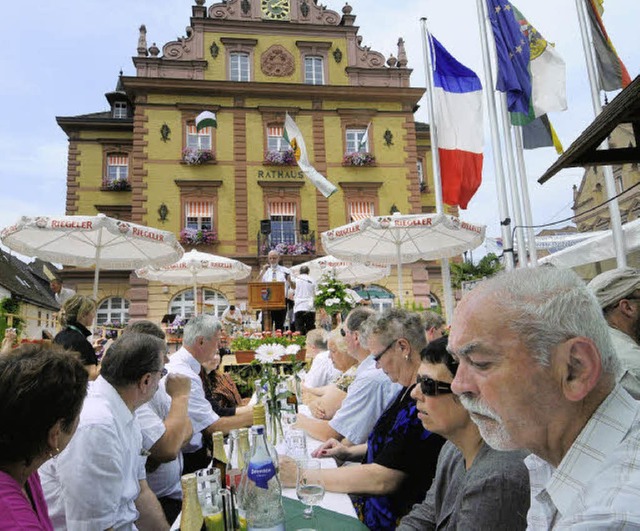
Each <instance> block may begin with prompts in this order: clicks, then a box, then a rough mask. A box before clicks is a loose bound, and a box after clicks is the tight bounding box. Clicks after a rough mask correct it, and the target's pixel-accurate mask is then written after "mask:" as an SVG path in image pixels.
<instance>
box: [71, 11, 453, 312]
mask: <svg viewBox="0 0 640 531" xmlns="http://www.w3.org/2000/svg"><path fill="white" fill-rule="evenodd" d="M195 4H196V5H194V6H193V7H192V13H191V18H190V22H189V26H188V28H187V34H186V36H184V37H182V38H180V39H178V40H177V41H174V42H169V43H167V44H165V45H164V46H163V47H162V50H160V49H159V48H158V47H156V46H155V44H154V45H152V46H148V43H147V40H146V28H145V27H144V26H142V27H141V28H140V36H139V40H138V46H137V55H136V56H135V57H134V58H133V62H134V65H135V68H136V75H135V76H122V75H121V76H120V78H119V80H118V84H117V87H116V90H115V91H113V92H110V93H107V94H106V97H107V99H108V101H109V103H110V105H111V111H110V112H105V113H95V114H89V115H82V116H72V117H58V123H59V125H60V126H61V127H62V128H63V130H64V131H65V132H66V133H67V135H68V138H69V157H68V176H67V186H68V189H67V204H66V210H67V213H68V214H95V213H97V212H103V213H105V214H107V215H110V216H113V217H117V218H120V219H124V220H130V221H133V222H135V223H140V224H144V225H150V226H154V227H158V228H161V229H164V230H169V231H172V232H174V233H176V234H177V235H180V237H181V240H182V243H183V246H184V247H185V248H186V249H190V248H197V249H198V250H201V251H204V252H210V253H213V254H218V255H223V256H227V257H232V258H236V259H238V260H241V261H243V262H244V263H246V264H248V265H250V266H252V267H253V268H254V271H255V272H257V271H258V269H259V267H260V266H261V265H262V264H263V263H264V262H265V260H266V254H267V252H268V251H269V250H270V249H273V248H276V249H277V250H279V251H281V254H282V263H283V264H284V265H285V266H287V265H294V264H297V263H301V262H304V261H307V260H310V259H313V258H315V257H317V256H322V255H323V254H324V252H323V250H322V248H321V243H320V238H319V235H320V233H321V232H323V231H326V230H328V229H330V228H332V227H336V226H339V225H342V224H345V223H349V222H350V221H353V220H356V219H360V218H361V217H364V216H368V215H381V214H388V213H390V212H393V211H400V212H402V213H406V214H410V213H420V212H432V211H434V207H433V204H434V202H433V182H432V175H431V171H430V168H431V159H430V139H429V131H428V126H426V124H416V123H415V122H414V117H413V113H414V112H415V110H416V108H417V104H418V101H419V100H420V98H421V97H422V95H423V93H424V89H421V88H412V87H411V86H410V83H409V79H410V74H411V69H409V68H408V67H407V64H408V60H407V56H406V51H405V49H404V43H403V41H402V39H400V40H399V41H398V50H397V54H396V55H395V56H394V55H391V56H390V57H389V58H385V57H384V56H383V55H382V54H380V53H378V52H376V51H373V50H371V49H370V48H369V47H367V46H363V45H362V37H361V36H360V35H359V34H358V28H357V27H356V26H355V25H354V22H355V19H356V16H355V14H354V13H352V8H351V7H350V6H349V5H345V6H344V7H343V8H342V12H341V13H338V12H337V11H333V10H331V9H327V8H326V7H324V6H321V5H318V4H317V3H316V2H315V1H313V0H285V1H281V2H279V3H273V2H266V1H263V2H246V1H241V0H228V1H226V2H222V3H217V4H213V5H210V6H209V7H207V6H206V5H204V4H205V2H204V0H196V2H195ZM185 16H186V14H185ZM203 111H210V112H212V113H215V116H216V120H217V126H216V127H208V128H205V129H203V130H200V131H198V130H197V129H196V127H195V122H194V120H195V118H196V116H198V115H199V114H200V113H201V112H203ZM286 114H289V115H290V116H291V117H292V118H293V119H294V120H295V122H296V124H297V126H298V127H299V129H300V130H301V132H302V135H303V136H304V139H305V143H306V147H307V151H308V156H309V160H310V161H311V163H312V164H313V166H314V167H315V168H316V169H317V170H318V171H319V172H320V173H321V174H322V175H324V176H326V178H327V179H328V180H329V181H331V182H332V183H333V184H334V185H335V186H336V187H337V189H338V191H337V192H336V193H335V194H333V195H332V196H331V197H329V198H325V197H324V196H323V195H322V194H321V193H320V192H319V191H318V190H316V188H315V187H314V186H313V184H312V183H311V182H310V181H309V180H308V179H307V178H306V177H305V176H304V175H303V173H302V172H301V171H300V169H299V168H298V166H297V165H296V164H295V161H293V162H292V159H291V156H290V152H289V153H288V149H289V147H288V145H287V144H286V142H285V141H284V139H283V126H284V120H285V116H286ZM394 271H395V268H394ZM403 273H404V277H405V278H404V279H403V280H404V286H405V287H406V293H405V298H406V299H408V300H415V301H416V302H417V303H421V304H423V305H424V306H425V307H429V306H430V304H433V303H434V302H435V301H437V300H438V299H439V298H440V292H441V288H440V281H439V277H440V275H439V266H438V264H436V263H425V262H421V263H418V264H413V265H410V266H405V268H404V270H403ZM91 275H92V272H91V271H82V270H78V269H74V270H66V272H65V282H66V283H67V284H70V285H72V286H73V287H75V288H76V289H77V290H78V291H79V292H86V293H90V292H91ZM249 280H251V279H247V281H242V282H233V283H228V284H220V285H215V286H213V285H212V286H204V287H203V289H201V290H200V291H199V293H198V300H197V301H196V304H198V307H199V308H202V309H203V310H204V311H214V312H217V313H220V312H221V311H222V310H223V309H224V308H225V307H226V306H227V305H228V304H236V305H238V306H240V307H241V308H246V304H247V296H248V282H249ZM396 281H397V280H396V278H395V277H394V276H392V277H389V278H387V279H384V280H382V281H380V282H378V284H379V285H380V286H381V287H382V288H385V289H388V290H389V291H394V288H395V286H396ZM431 281H433V284H431V283H430V282H431ZM99 298H100V300H99V305H100V306H101V307H102V308H103V313H102V321H103V322H104V321H105V319H106V320H109V321H114V320H121V319H124V318H125V314H127V315H128V317H130V318H149V319H152V320H156V321H159V320H160V319H161V318H162V317H163V316H164V315H165V314H180V315H188V314H189V312H190V311H192V309H193V304H194V301H193V297H192V295H190V290H189V289H186V290H185V289H184V288H183V287H178V286H169V285H164V284H160V283H154V282H147V281H145V280H143V279H138V278H137V277H136V276H135V274H133V273H131V272H104V273H101V282H100V293H99ZM112 306H113V311H112ZM105 309H106V310H105ZM100 319H101V318H100V314H99V320H100Z"/></svg>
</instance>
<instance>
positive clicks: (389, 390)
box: [297, 306, 402, 444]
mask: <svg viewBox="0 0 640 531" xmlns="http://www.w3.org/2000/svg"><path fill="white" fill-rule="evenodd" d="M373 314H375V311H374V310H372V309H370V308H366V307H364V306H360V307H358V308H355V309H353V310H351V312H350V313H349V315H348V316H347V319H346V321H345V324H344V326H343V328H342V334H343V336H344V338H345V341H346V343H347V348H348V349H349V355H350V356H352V357H354V358H355V359H356V360H358V361H359V363H360V364H359V365H358V368H357V369H356V377H355V379H354V380H353V382H351V385H350V386H349V389H348V391H347V396H346V397H345V399H344V400H343V402H342V405H341V406H340V409H338V411H337V412H336V414H335V415H334V416H333V418H332V419H331V420H329V421H327V420H323V419H315V418H311V417H307V416H305V415H298V420H297V425H298V426H299V427H301V428H302V429H304V430H305V431H306V432H307V433H308V434H309V435H311V437H313V438H314V439H318V440H320V441H326V440H327V439H330V438H334V439H338V440H342V439H347V440H348V441H349V442H351V443H353V444H362V443H364V442H366V441H367V438H368V437H369V434H370V433H371V430H372V429H373V427H374V425H375V423H376V422H377V421H378V418H380V415H382V413H383V412H384V411H385V410H386V409H387V407H388V406H389V405H390V404H391V402H393V400H394V398H395V397H396V395H397V394H398V392H399V391H400V389H402V386H401V385H400V384H395V383H393V382H392V381H391V380H390V379H389V377H388V376H387V375H386V374H385V373H384V372H383V371H382V370H380V369H378V368H376V362H375V360H374V359H373V356H371V355H370V353H369V350H367V349H366V348H365V347H364V345H363V344H362V343H361V342H360V329H361V327H362V325H363V324H364V322H365V321H366V320H367V319H368V318H369V316H370V315H373Z"/></svg>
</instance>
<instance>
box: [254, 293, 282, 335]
mask: <svg viewBox="0 0 640 531" xmlns="http://www.w3.org/2000/svg"><path fill="white" fill-rule="evenodd" d="M249 306H251V308H252V309H254V310H262V322H263V328H264V330H271V324H272V323H271V310H285V309H286V308H287V301H286V299H285V293H284V282H250V283H249Z"/></svg>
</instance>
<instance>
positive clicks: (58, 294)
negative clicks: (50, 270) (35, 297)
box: [49, 278, 76, 308]
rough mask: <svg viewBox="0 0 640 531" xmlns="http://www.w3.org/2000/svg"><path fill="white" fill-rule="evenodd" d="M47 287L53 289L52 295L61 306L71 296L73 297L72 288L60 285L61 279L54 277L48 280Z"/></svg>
mask: <svg viewBox="0 0 640 531" xmlns="http://www.w3.org/2000/svg"><path fill="white" fill-rule="evenodd" d="M49 287H50V288H51V291H53V296H54V298H55V299H56V302H57V303H58V304H59V305H60V308H62V305H63V304H64V303H65V302H66V301H67V300H68V299H70V298H71V297H73V296H74V295H75V294H76V292H75V291H73V290H72V289H69V288H65V287H64V286H63V285H62V280H60V279H57V278H54V279H53V280H52V281H51V282H49Z"/></svg>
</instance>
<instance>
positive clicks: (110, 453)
mask: <svg viewBox="0 0 640 531" xmlns="http://www.w3.org/2000/svg"><path fill="white" fill-rule="evenodd" d="M165 356H166V345H165V343H164V341H162V340H160V339H158V338H156V337H152V336H150V335H146V334H129V335H127V336H124V337H121V338H119V339H118V340H117V341H115V342H114V343H113V345H111V348H110V349H109V353H108V355H107V356H105V359H104V360H103V362H102V368H101V373H100V376H99V377H98V379H97V380H96V381H95V382H93V384H92V385H91V387H90V388H89V393H88V395H87V399H86V400H85V402H84V405H83V408H82V412H81V414H80V421H79V423H78V429H77V430H76V433H75V435H74V436H73V438H72V439H71V442H70V443H69V445H68V446H67V448H66V449H65V450H64V451H62V452H61V453H60V454H59V455H58V457H57V458H56V459H50V460H49V461H47V463H45V465H44V466H42V467H41V468H40V476H41V478H42V486H43V491H44V493H45V496H46V498H47V505H48V507H49V515H50V517H51V520H52V522H53V523H54V526H55V527H56V529H68V530H70V531H73V530H86V529H100V530H102V529H117V530H133V529H142V530H145V529H149V530H167V529H169V524H168V522H167V520H166V518H165V517H164V514H163V512H162V508H161V507H160V504H159V503H158V500H157V498H156V496H155V494H154V493H153V492H152V491H151V489H150V488H149V486H148V485H147V482H146V480H145V470H144V463H145V459H146V457H145V453H144V451H143V447H142V434H141V432H140V426H139V425H138V422H137V420H136V417H135V411H136V409H138V408H139V407H140V406H142V405H143V404H144V403H145V402H147V401H148V400H150V399H151V397H152V396H153V395H154V394H155V392H156V390H157V389H158V384H159V381H160V378H161V375H162V371H163V365H164V360H165Z"/></svg>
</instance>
